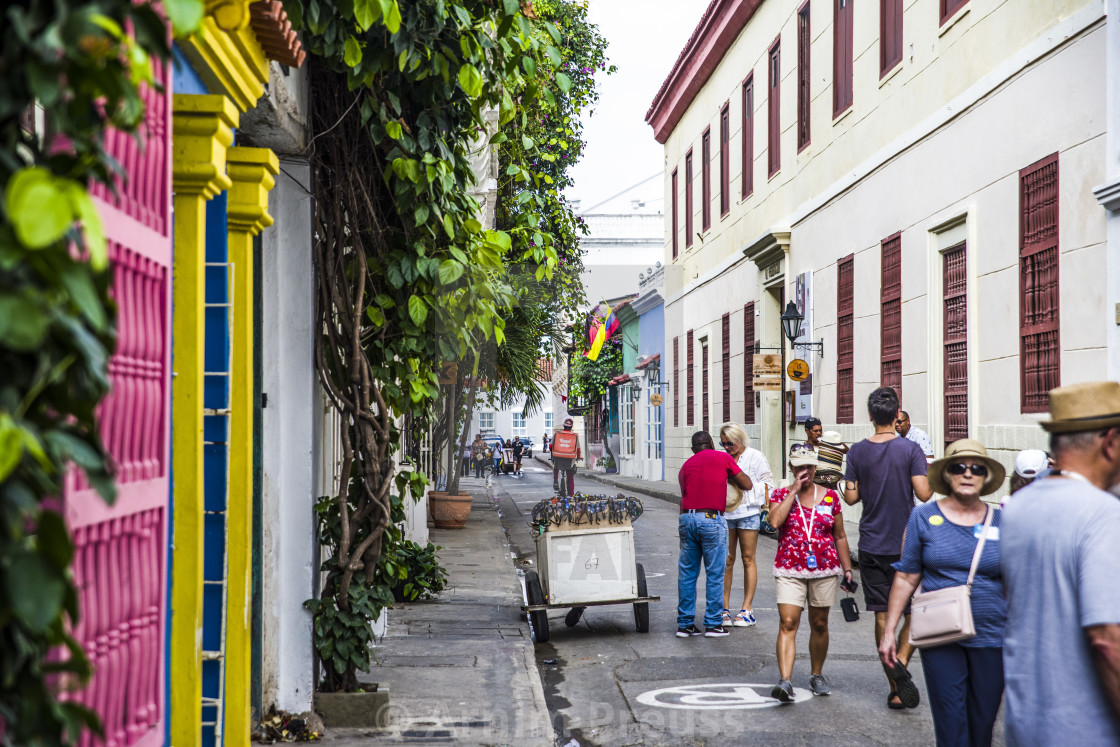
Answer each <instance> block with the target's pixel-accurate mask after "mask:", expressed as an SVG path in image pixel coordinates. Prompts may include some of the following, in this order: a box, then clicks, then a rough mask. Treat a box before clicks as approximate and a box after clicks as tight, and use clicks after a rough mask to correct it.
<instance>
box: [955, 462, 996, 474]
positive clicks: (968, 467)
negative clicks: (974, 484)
mask: <svg viewBox="0 0 1120 747" xmlns="http://www.w3.org/2000/svg"><path fill="white" fill-rule="evenodd" d="M945 471H946V472H948V473H949V474H950V475H963V474H964V473H965V472H971V473H972V474H974V475H976V476H977V477H987V476H988V468H987V467H985V466H984V465H983V464H961V463H960V462H956V463H954V464H950V465H949V466H948V467H946V468H945Z"/></svg>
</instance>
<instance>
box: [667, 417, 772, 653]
mask: <svg viewBox="0 0 1120 747" xmlns="http://www.w3.org/2000/svg"><path fill="white" fill-rule="evenodd" d="M677 481H678V482H679V483H680V486H681V517H680V521H679V523H678V525H677V532H678V534H679V535H680V541H681V552H680V561H679V563H678V566H677V599H678V603H677V637H678V638H690V637H692V636H697V635H704V636H707V637H708V638H719V637H722V636H725V635H727V634H728V630H727V628H725V627H723V624H722V623H723V614H722V613H723V576H724V563H725V562H726V559H727V522H726V521H724V520H723V512H724V509H726V508H727V488H728V484H729V483H730V484H732V485H735V486H736V487H738V488H739V489H741V490H751V489H752V488H753V487H754V485H753V484H752V483H751V478H750V477H748V476H747V473H746V472H743V471H742V470H741V469H739V465H738V464H737V463H736V462H735V460H734V459H732V458H731V457H730V456H728V454H727V453H726V452H724V451H717V450H716V447H715V444H714V443H713V442H712V436H711V434H709V433H708V432H707V431H697V432H696V433H693V434H692V456H691V457H689V458H688V461H686V462H685V463H684V464H683V465H682V466H681V470H680V472H679V473H678V475H677ZM701 560H703V563H704V594H705V598H706V604H705V608H704V632H703V633H701V632H700V630H699V629H698V628H697V627H696V582H697V578H698V577H699V575H700V562H701Z"/></svg>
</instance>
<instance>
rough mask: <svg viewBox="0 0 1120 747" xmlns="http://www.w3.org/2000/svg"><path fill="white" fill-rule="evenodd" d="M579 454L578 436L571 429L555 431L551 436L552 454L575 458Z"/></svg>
mask: <svg viewBox="0 0 1120 747" xmlns="http://www.w3.org/2000/svg"><path fill="white" fill-rule="evenodd" d="M578 454H579V436H578V435H576V434H575V433H572V432H571V431H556V435H555V436H553V438H552V456H554V457H560V458H561V459H575V458H576V457H577V456H578Z"/></svg>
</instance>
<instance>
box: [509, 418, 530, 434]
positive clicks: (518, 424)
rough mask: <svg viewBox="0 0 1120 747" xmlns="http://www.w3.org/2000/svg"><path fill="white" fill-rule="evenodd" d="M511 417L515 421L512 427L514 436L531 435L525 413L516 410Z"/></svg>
mask: <svg viewBox="0 0 1120 747" xmlns="http://www.w3.org/2000/svg"><path fill="white" fill-rule="evenodd" d="M511 419H512V421H513V425H512V427H511V430H512V431H513V436H512V437H513V438H518V437H520V438H524V437H525V436H528V435H529V421H528V420H527V419H526V418H525V416H524V415H522V414H521V413H519V412H514V413H511Z"/></svg>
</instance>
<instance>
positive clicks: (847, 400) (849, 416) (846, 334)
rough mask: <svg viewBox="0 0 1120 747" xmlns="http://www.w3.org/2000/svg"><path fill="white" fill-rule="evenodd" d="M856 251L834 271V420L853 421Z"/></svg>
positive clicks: (839, 421) (844, 259)
mask: <svg viewBox="0 0 1120 747" xmlns="http://www.w3.org/2000/svg"><path fill="white" fill-rule="evenodd" d="M854 309H855V255H854V254H849V255H848V256H847V257H844V258H843V259H841V260H840V262H839V263H838V265H837V271H836V347H837V354H836V383H837V385H836V422H837V423H852V422H854V421H853V413H854V411H853V397H854V395H853V389H854V388H853V379H852V368H853V360H854V355H853V342H854V341H853V335H854Z"/></svg>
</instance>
